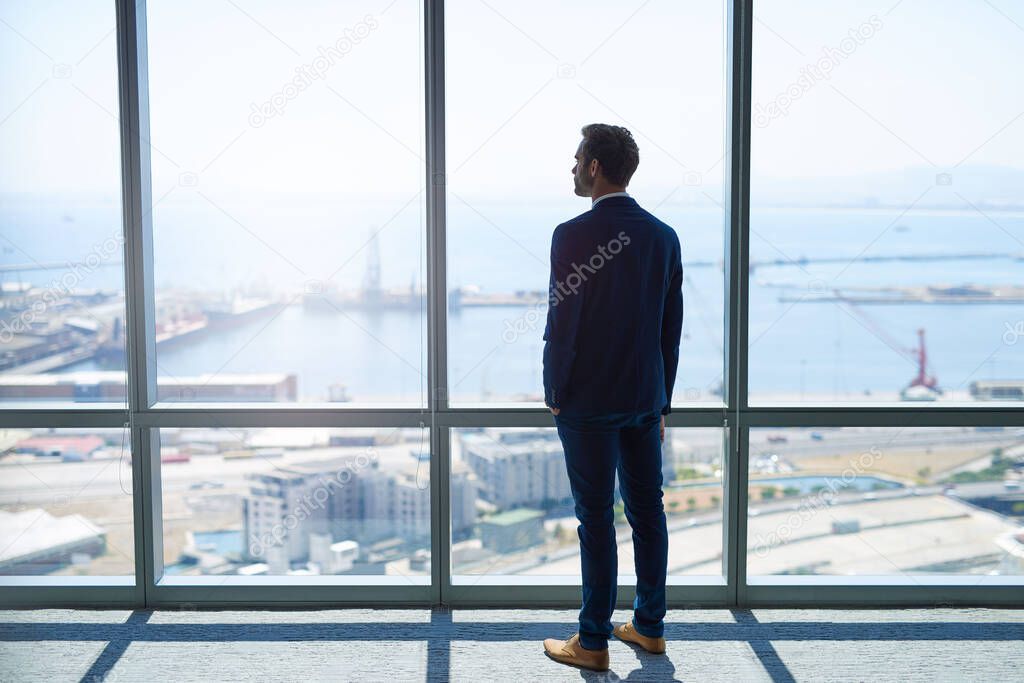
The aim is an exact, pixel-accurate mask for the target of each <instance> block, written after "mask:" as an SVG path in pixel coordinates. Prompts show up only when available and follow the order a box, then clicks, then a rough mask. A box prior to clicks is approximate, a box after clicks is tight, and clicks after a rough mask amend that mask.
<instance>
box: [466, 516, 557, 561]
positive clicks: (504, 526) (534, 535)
mask: <svg viewBox="0 0 1024 683" xmlns="http://www.w3.org/2000/svg"><path fill="white" fill-rule="evenodd" d="M480 540H481V541H482V542H483V546H484V548H486V549H487V550H491V551H493V552H496V553H499V554H503V553H514V552H517V551H520V550H526V549H527V548H531V547H533V546H535V545H540V544H541V543H543V542H544V513H543V512H542V511H540V510H531V509H530V508H517V509H515V510H508V511H506V512H499V513H498V514H496V515H492V516H490V517H488V518H486V519H484V520H483V521H482V522H480Z"/></svg>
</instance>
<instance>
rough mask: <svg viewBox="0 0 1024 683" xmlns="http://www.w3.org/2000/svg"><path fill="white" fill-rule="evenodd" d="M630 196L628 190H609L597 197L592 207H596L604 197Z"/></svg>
mask: <svg viewBox="0 0 1024 683" xmlns="http://www.w3.org/2000/svg"><path fill="white" fill-rule="evenodd" d="M628 196H629V193H628V192H609V193H608V194H603V195H601V196H600V197H598V198H597V199H595V200H594V201H593V203H592V204H591V205H590V208H594V207H595V206H597V203H598V202H599V201H601V200H602V199H606V198H608V197H628Z"/></svg>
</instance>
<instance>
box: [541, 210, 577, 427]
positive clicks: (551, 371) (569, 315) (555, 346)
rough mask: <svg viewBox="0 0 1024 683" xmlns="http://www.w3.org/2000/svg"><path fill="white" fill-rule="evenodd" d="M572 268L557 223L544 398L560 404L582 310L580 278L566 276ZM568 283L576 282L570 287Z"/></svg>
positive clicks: (566, 243)
mask: <svg viewBox="0 0 1024 683" xmlns="http://www.w3.org/2000/svg"><path fill="white" fill-rule="evenodd" d="M573 272H575V271H574V270H573V260H572V243H571V240H570V239H568V238H567V237H566V234H565V230H564V228H563V227H562V226H561V225H559V226H558V227H557V228H555V232H554V234H553V235H552V237H551V272H550V277H549V279H548V314H547V324H546V325H545V328H544V342H545V344H544V402H545V403H546V404H547V405H549V406H551V407H552V408H561V407H562V404H563V402H564V401H565V399H566V398H567V396H568V392H569V387H568V384H569V377H570V375H571V372H572V363H573V359H574V358H575V357H576V337H577V332H578V330H579V325H580V319H581V315H582V311H583V299H584V294H585V293H584V282H583V281H580V282H578V283H577V282H576V281H577V280H579V279H580V276H579V274H577V275H576V278H572V279H570V278H569V275H570V274H571V273H573ZM570 285H576V286H575V287H570Z"/></svg>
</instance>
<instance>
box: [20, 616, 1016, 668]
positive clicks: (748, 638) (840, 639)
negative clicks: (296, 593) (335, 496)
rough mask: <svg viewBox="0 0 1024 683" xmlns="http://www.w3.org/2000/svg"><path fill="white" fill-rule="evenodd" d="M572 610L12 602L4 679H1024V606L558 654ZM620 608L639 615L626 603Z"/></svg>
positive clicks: (829, 622) (730, 629)
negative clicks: (587, 656) (585, 656)
mask: <svg viewBox="0 0 1024 683" xmlns="http://www.w3.org/2000/svg"><path fill="white" fill-rule="evenodd" d="M573 617H574V614H573V613H572V611H570V610H564V611H551V610H543V611H532V610H531V611H528V610H458V611H455V612H445V611H434V612H430V611H427V610H330V611H258V612H249V611H201V612H196V611H188V612H186V611H175V610H166V611H157V612H149V611H137V612H126V611H91V610H37V611H0V680H3V681H79V680H82V681H108V682H115V681H165V680H166V681H238V680H243V681H321V680H322V681H423V680H429V681H443V680H453V681H469V682H473V683H476V682H477V681H496V680H500V681H535V680H545V681H547V680H553V681H579V680H581V679H582V680H594V681H618V680H630V681H670V680H680V681H872V682H873V683H877V682H878V681H901V682H902V681H929V682H930V683H932V682H934V681H1000V682H1002V681H1024V610H1006V609H998V610H997V609H889V610H832V609H830V610H807V609H757V610H697V609H689V610H684V611H673V612H670V614H669V617H668V626H667V633H666V636H667V637H668V638H669V640H670V642H669V649H668V654H667V656H654V655H647V654H645V653H640V652H638V651H636V650H634V649H632V648H631V647H629V646H627V645H625V644H623V643H619V642H615V641H613V642H612V643H611V645H610V648H611V662H612V671H611V672H609V673H606V674H592V673H587V672H581V671H579V670H576V669H570V668H567V667H564V666H561V665H559V664H556V663H554V662H551V661H549V660H548V659H546V658H545V657H544V655H543V654H542V649H541V640H542V639H543V638H545V637H548V636H557V637H568V636H569V635H570V634H572V633H573V632H574V630H575V623H574V621H573ZM616 618H617V619H619V620H624V619H626V618H628V613H627V612H621V613H617V614H616Z"/></svg>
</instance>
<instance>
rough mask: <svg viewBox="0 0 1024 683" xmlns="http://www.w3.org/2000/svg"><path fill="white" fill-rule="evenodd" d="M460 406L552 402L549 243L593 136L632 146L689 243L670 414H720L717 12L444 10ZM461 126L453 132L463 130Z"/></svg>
mask: <svg viewBox="0 0 1024 683" xmlns="http://www.w3.org/2000/svg"><path fill="white" fill-rule="evenodd" d="M445 14H446V22H447V32H446V45H445V53H446V71H447V73H446V82H445V88H446V90H445V95H446V116H447V120H448V121H449V125H448V128H447V137H446V140H447V144H448V147H447V158H446V161H447V183H448V203H447V216H448V219H447V225H448V301H449V307H448V346H449V353H448V381H449V394H450V396H451V399H452V401H454V402H460V403H464V404H465V403H474V402H475V403H479V402H510V401H515V402H520V401H531V402H537V401H541V400H543V388H542V381H541V355H542V354H541V351H542V347H543V343H544V342H543V341H542V339H541V337H542V335H543V332H544V319H545V316H546V312H547V308H546V306H547V287H548V267H549V253H550V249H551V233H552V232H553V231H554V229H555V226H557V225H558V224H559V223H562V222H563V221H566V220H569V219H570V218H573V217H574V216H577V215H579V214H581V213H584V212H586V211H588V210H590V201H591V200H590V199H589V198H581V197H577V196H575V195H574V194H573V183H572V168H573V165H574V164H575V161H574V159H573V155H574V154H575V153H576V147H577V145H578V144H579V141H580V139H581V135H580V129H581V128H582V127H583V126H584V125H585V124H588V123H596V122H605V123H615V124H618V125H622V126H625V127H627V128H629V129H630V130H631V132H632V133H633V136H634V137H635V138H636V140H637V145H638V146H639V148H640V166H639V168H638V170H637V172H636V174H635V175H634V176H633V179H632V182H631V183H630V185H629V188H628V191H629V192H630V194H632V195H633V196H634V197H635V198H636V199H637V201H638V202H639V203H640V205H641V206H642V207H644V208H645V209H647V210H649V211H651V212H652V213H654V214H655V215H657V216H658V217H659V218H661V219H662V220H664V221H665V222H666V223H668V224H669V225H671V226H672V227H674V228H675V229H676V231H677V232H678V233H679V237H680V241H681V244H682V250H683V268H684V283H683V291H684V297H685V299H686V302H687V313H686V316H685V319H684V322H683V337H684V340H683V345H682V350H681V352H680V365H679V372H678V378H677V383H676V390H675V393H674V396H673V398H674V400H675V401H677V402H680V403H683V402H710V403H716V402H721V400H722V399H721V382H722V370H723V366H722V362H723V354H722V344H723V334H724V332H723V329H724V328H723V319H724V316H723V309H722V306H723V299H724V290H723V276H722V268H721V262H722V257H723V253H724V229H723V225H724V224H723V201H724V200H723V169H724V168H725V164H724V163H723V161H724V160H723V156H724V120H725V114H724V95H723V90H724V76H723V74H724V54H725V49H724V27H725V20H724V6H723V4H722V3H688V4H685V5H684V4H679V3H664V2H656V3H643V4H642V5H639V6H638V7H630V6H626V5H623V4H622V3H614V2H597V3H594V2H579V1H573V2H563V3H558V4H556V5H553V4H552V3H547V2H537V1H531V2H519V3H514V4H509V3H501V4H495V3H485V2H476V1H475V0H455V1H452V2H448V3H446V8H445ZM454 122H457V123H454Z"/></svg>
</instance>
